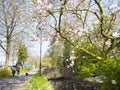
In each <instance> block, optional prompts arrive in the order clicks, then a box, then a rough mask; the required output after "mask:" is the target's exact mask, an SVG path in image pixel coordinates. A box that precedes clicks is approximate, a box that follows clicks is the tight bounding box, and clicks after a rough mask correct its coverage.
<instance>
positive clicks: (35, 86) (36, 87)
mask: <svg viewBox="0 0 120 90" xmlns="http://www.w3.org/2000/svg"><path fill="white" fill-rule="evenodd" d="M26 89H29V90H54V88H53V86H52V84H51V83H50V82H48V80H47V78H46V77H45V76H44V75H42V76H40V75H39V73H37V74H35V75H34V76H32V77H31V79H30V81H29V83H27V84H26V85H25V90H26Z"/></svg>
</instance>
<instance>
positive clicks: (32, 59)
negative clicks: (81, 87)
mask: <svg viewBox="0 0 120 90" xmlns="http://www.w3.org/2000/svg"><path fill="white" fill-rule="evenodd" d="M39 58H40V57H39V56H34V57H28V59H27V63H31V64H33V65H35V67H36V68H37V67H39V60H40V59H39Z"/></svg>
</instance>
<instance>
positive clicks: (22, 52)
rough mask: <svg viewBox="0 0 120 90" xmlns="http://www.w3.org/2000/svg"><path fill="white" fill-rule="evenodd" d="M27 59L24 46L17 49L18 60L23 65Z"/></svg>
mask: <svg viewBox="0 0 120 90" xmlns="http://www.w3.org/2000/svg"><path fill="white" fill-rule="evenodd" d="M27 57H28V53H27V48H26V47H25V45H20V47H19V49H18V59H19V60H21V61H22V62H23V63H24V62H25V61H27Z"/></svg>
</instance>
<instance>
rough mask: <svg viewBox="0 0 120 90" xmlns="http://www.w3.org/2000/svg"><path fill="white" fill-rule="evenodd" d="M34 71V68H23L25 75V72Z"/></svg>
mask: <svg viewBox="0 0 120 90" xmlns="http://www.w3.org/2000/svg"><path fill="white" fill-rule="evenodd" d="M32 69H33V68H32V67H26V68H23V69H22V70H21V72H22V73H25V72H28V71H31V70H32Z"/></svg>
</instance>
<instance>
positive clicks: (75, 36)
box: [33, 0, 120, 59]
mask: <svg viewBox="0 0 120 90" xmlns="http://www.w3.org/2000/svg"><path fill="white" fill-rule="evenodd" d="M112 1H113V2H112ZM33 2H34V4H35V6H36V8H35V11H36V16H37V18H38V19H39V20H40V22H41V23H39V24H40V26H41V28H43V30H46V27H47V29H49V30H47V31H49V34H53V33H54V31H56V32H57V33H59V35H60V36H61V37H62V38H64V39H66V40H67V41H68V42H69V43H70V44H71V45H73V46H74V48H77V49H79V50H82V51H84V52H86V53H88V54H89V55H92V56H94V57H96V58H97V59H105V58H109V54H111V52H112V51H114V49H115V48H116V47H117V46H118V44H119V43H120V42H119V37H120V33H119V27H118V26H117V23H118V22H119V19H117V18H118V17H117V15H118V14H119V5H118V4H117V2H118V1H116V2H114V0H110V2H108V0H106V1H104V0H100V1H98V0H62V1H61V0H55V1H53V0H36V1H35V0H33ZM51 30H54V31H51ZM52 32H53V33H52ZM86 44H89V45H92V46H93V47H95V48H96V50H97V51H98V52H99V54H96V52H92V51H90V50H89V49H87V48H84V47H83V46H87V45H86Z"/></svg>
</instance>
